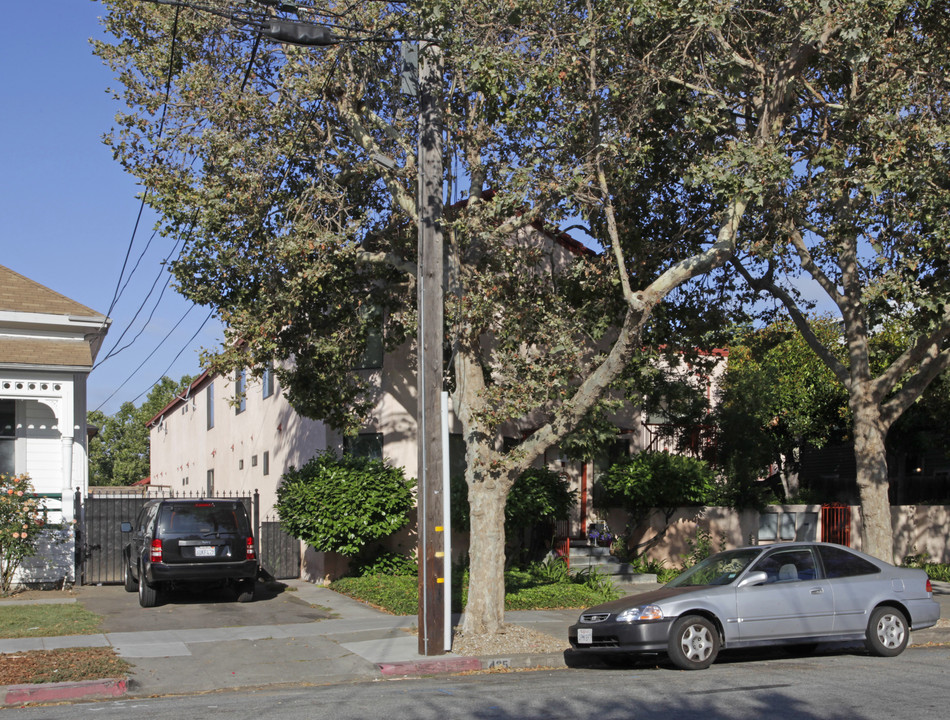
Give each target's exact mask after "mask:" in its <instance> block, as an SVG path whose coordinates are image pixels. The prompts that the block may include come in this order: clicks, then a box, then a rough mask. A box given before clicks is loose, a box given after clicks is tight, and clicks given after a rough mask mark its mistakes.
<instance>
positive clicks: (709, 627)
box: [667, 615, 719, 670]
mask: <svg viewBox="0 0 950 720" xmlns="http://www.w3.org/2000/svg"><path fill="white" fill-rule="evenodd" d="M667 652H668V654H669V656H670V660H671V661H672V662H673V664H674V665H676V667H678V668H680V669H682V670H704V669H706V668H708V667H709V666H710V665H712V664H713V661H714V660H715V659H716V655H718V654H719V632H718V631H717V630H716V627H715V625H713V624H712V623H711V622H710V621H709V620H707V619H706V618H704V617H702V616H700V615H686V616H684V617H681V618H680V619H679V620H677V621H676V622H675V623H673V628H672V630H671V631H670V640H669V646H668V651H667Z"/></svg>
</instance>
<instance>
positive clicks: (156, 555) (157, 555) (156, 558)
mask: <svg viewBox="0 0 950 720" xmlns="http://www.w3.org/2000/svg"><path fill="white" fill-rule="evenodd" d="M149 559H150V560H151V561H152V562H161V561H162V541H161V540H159V539H158V538H155V539H154V540H152V549H151V552H150V553H149Z"/></svg>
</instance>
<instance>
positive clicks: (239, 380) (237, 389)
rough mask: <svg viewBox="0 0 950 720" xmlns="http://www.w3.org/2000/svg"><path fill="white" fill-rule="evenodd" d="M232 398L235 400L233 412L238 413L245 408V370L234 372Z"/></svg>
mask: <svg viewBox="0 0 950 720" xmlns="http://www.w3.org/2000/svg"><path fill="white" fill-rule="evenodd" d="M234 399H235V400H237V405H236V406H235V408H234V414H235V415H240V414H241V413H242V412H244V411H245V410H247V370H238V371H237V372H236V373H234Z"/></svg>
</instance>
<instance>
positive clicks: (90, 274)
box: [0, 0, 220, 414]
mask: <svg viewBox="0 0 950 720" xmlns="http://www.w3.org/2000/svg"><path fill="white" fill-rule="evenodd" d="M29 10H30V12H29V13H28V14H27V15H26V16H24V17H22V18H10V19H9V20H8V21H7V22H5V23H2V24H0V59H2V65H0V67H2V68H3V83H2V86H3V89H4V96H5V97H4V99H3V103H2V110H0V137H2V138H3V142H2V146H0V147H2V150H0V158H2V159H0V167H2V176H0V178H2V179H0V182H2V185H0V218H2V230H0V237H2V241H0V248H2V251H0V264H3V265H6V266H7V267H9V268H11V269H12V270H15V271H16V272H18V273H20V274H21V275H25V276H26V277H28V278H30V279H31V280H34V281H36V282H38V283H41V284H43V285H46V286H47V287H49V288H51V289H52V290H55V291H57V292H59V293H61V294H63V295H66V296H67V297H69V298H71V299H73V300H76V301H77V302H80V303H82V304H84V305H87V306H89V307H91V308H92V309H94V310H96V311H98V312H101V313H105V312H107V311H108V310H109V307H110V305H111V304H112V298H113V295H114V293H115V291H116V286H117V283H118V281H119V277H120V273H121V271H122V264H123V261H124V259H125V255H126V252H127V251H128V248H129V244H130V241H131V240H132V232H133V228H134V227H135V220H136V215H137V214H138V211H139V201H138V200H137V199H136V195H137V193H138V192H139V191H140V190H141V188H140V187H139V186H138V185H137V184H136V181H135V179H134V178H132V177H131V176H128V175H126V174H125V173H124V172H123V170H122V168H121V166H120V165H119V164H118V163H117V162H115V161H114V160H113V159H112V155H111V152H110V151H109V149H108V148H107V147H106V146H105V145H103V144H102V141H101V136H102V135H103V134H104V133H106V132H108V131H109V129H110V128H111V127H112V124H113V118H114V116H115V112H116V110H117V109H118V107H119V105H118V103H117V101H115V100H113V99H112V97H111V96H110V95H109V94H108V93H107V88H109V87H110V86H111V85H114V84H115V83H114V82H113V80H112V76H111V73H110V71H109V69H108V68H107V67H105V66H104V65H103V64H102V63H101V61H100V60H99V59H98V58H97V57H95V56H94V55H93V54H92V51H91V47H90V44H89V39H90V38H91V37H103V32H102V29H101V26H100V25H99V22H98V17H99V16H100V15H102V14H103V8H102V6H101V5H99V3H97V2H92V1H91V0H55V2H52V3H46V4H41V5H36V6H31V7H30V9H29ZM27 17H28V18H29V19H28V20H27V19H25V18H27ZM154 222H155V216H154V215H150V214H148V213H147V212H146V214H145V215H144V216H143V219H142V222H141V223H140V225H139V230H138V232H137V234H136V235H135V239H134V242H133V243H132V252H131V256H130V261H129V263H130V266H131V265H132V264H134V262H135V260H136V259H137V258H138V257H139V255H142V260H141V262H140V264H139V267H138V269H137V270H136V271H135V273H134V274H133V275H132V277H131V281H130V282H129V283H128V287H127V288H126V289H125V291H124V292H123V294H122V296H121V297H120V299H119V300H118V302H117V304H116V306H115V308H114V309H113V310H112V312H111V317H112V321H113V323H112V328H111V330H110V331H109V336H108V337H107V339H106V344H105V346H104V349H103V352H101V353H100V360H101V359H102V358H103V357H104V356H105V354H106V352H107V351H108V350H109V349H110V348H111V347H112V346H113V344H114V343H115V342H116V341H117V340H118V339H119V336H120V335H122V333H123V332H124V331H126V330H128V333H127V334H126V337H125V338H124V339H123V340H122V342H121V345H122V346H124V345H127V344H129V343H130V341H131V344H130V346H129V347H128V348H127V349H124V350H122V351H121V352H119V353H118V354H116V355H115V356H114V357H112V358H111V359H109V360H107V361H105V362H104V363H103V364H102V365H101V366H99V367H97V368H96V369H95V370H94V371H93V372H92V374H91V375H90V377H89V385H88V387H89V409H90V410H94V409H96V408H98V407H100V406H101V409H102V410H103V411H104V412H106V413H107V414H111V413H113V412H115V410H117V409H118V407H119V405H121V404H122V403H123V402H125V401H127V400H133V399H135V398H136V397H137V396H139V395H140V394H141V395H142V397H141V398H139V399H138V400H137V401H136V404H137V405H138V404H140V403H141V401H142V400H143V399H144V393H147V391H148V390H149V388H150V387H151V386H152V385H153V384H154V383H155V382H156V381H157V380H158V379H159V378H160V377H161V376H162V374H163V373H165V374H167V375H169V377H172V378H174V379H176V380H177V379H178V378H180V377H181V376H182V375H185V374H189V375H194V374H197V373H198V372H199V370H200V368H199V359H198V353H199V351H200V349H201V348H202V347H205V348H213V347H215V346H216V345H217V343H218V342H219V341H220V330H219V329H218V326H217V324H216V322H215V321H214V320H213V319H212V320H211V321H210V322H208V323H207V324H206V325H205V326H204V329H203V330H201V331H200V332H199V328H201V326H202V324H203V323H204V322H205V320H206V318H207V316H208V309H206V308H200V307H195V308H193V309H192V310H191V312H190V313H188V315H187V316H186V317H185V319H184V320H183V321H182V323H181V325H180V326H179V327H178V328H177V329H176V330H174V331H173V332H171V334H169V331H171V329H172V328H173V326H174V325H175V324H176V323H177V322H178V321H179V319H180V318H181V317H182V316H183V315H184V314H185V313H186V311H188V309H189V306H190V303H189V302H188V301H186V300H185V299H184V298H182V297H181V296H180V295H178V294H177V293H175V292H174V291H173V290H172V289H170V288H169V289H168V290H166V291H165V294H164V296H163V298H162V300H161V302H160V303H159V304H158V305H157V307H156V309H155V313H154V316H153V317H152V319H151V321H150V322H148V323H147V324H146V323H145V319H146V318H147V317H148V315H149V314H150V313H151V311H152V308H153V307H154V306H155V299H156V298H157V296H158V291H159V290H160V289H161V285H162V283H163V282H164V283H167V282H168V279H169V276H168V274H167V273H164V275H163V277H162V279H161V281H160V282H159V285H158V287H157V288H156V291H155V292H154V293H153V294H152V297H151V298H150V299H149V300H148V301H146V296H147V295H148V293H149V290H150V288H151V286H152V284H153V282H154V281H155V279H156V277H158V276H159V273H160V272H162V267H161V265H160V263H161V260H162V258H164V257H165V256H166V255H168V253H169V251H170V249H171V245H172V242H173V241H171V240H168V239H166V238H162V237H160V236H158V235H156V236H155V237H154V239H152V240H151V244H150V245H149V239H150V238H151V236H152V230H153V225H154ZM146 247H147V250H146ZM143 253H144V254H143ZM125 278H126V279H128V273H126V276H125ZM124 282H125V280H123V283H124ZM143 303H145V309H144V310H143V311H142V313H141V314H140V316H139V319H138V320H136V321H135V322H134V323H133V316H134V315H135V313H136V311H137V310H138V309H139V307H140V306H141V305H142V304H143ZM140 331H142V332H141V335H140V336H139V337H138V338H137V339H135V340H134V341H132V338H133V337H134V336H135V335H137V334H138V333H139V332H140ZM196 332H198V335H197V337H196V338H195V339H194V340H191V338H192V336H193V335H195V333H196ZM166 335H167V339H166ZM179 353H180V356H179V357H178V359H177V360H175V357H176V355H179ZM149 355H151V358H149ZM139 365H142V367H141V369H139V370H136V369H137V368H138V367H139ZM123 383H125V384H124V385H123ZM120 386H121V387H120ZM110 395H111V396H112V397H111V399H110V397H109V396H110Z"/></svg>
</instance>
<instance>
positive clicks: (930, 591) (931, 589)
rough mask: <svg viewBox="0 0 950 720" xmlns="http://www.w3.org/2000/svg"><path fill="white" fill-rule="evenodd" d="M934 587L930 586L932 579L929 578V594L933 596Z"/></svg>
mask: <svg viewBox="0 0 950 720" xmlns="http://www.w3.org/2000/svg"><path fill="white" fill-rule="evenodd" d="M933 591H934V586H933V585H931V584H930V578H927V592H929V593H930V594H931V595H933Z"/></svg>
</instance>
